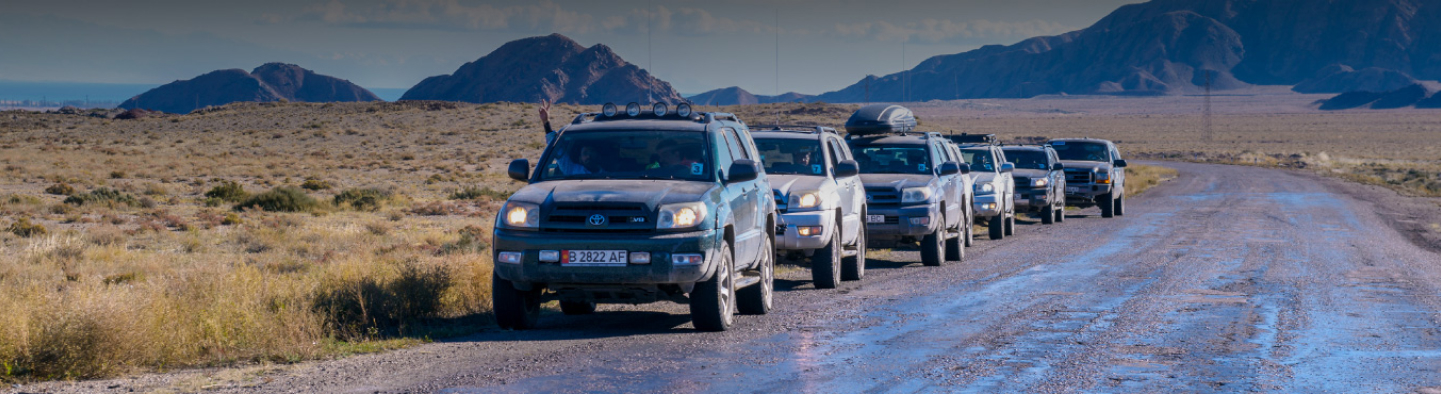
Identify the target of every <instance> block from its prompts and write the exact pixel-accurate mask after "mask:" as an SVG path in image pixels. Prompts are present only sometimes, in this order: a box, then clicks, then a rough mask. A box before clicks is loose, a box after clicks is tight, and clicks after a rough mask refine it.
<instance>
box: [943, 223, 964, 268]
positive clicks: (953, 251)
mask: <svg viewBox="0 0 1441 394" xmlns="http://www.w3.org/2000/svg"><path fill="white" fill-rule="evenodd" d="M962 225H965V224H964V223H962V224H960V225H957V226H956V227H957V228H956V230H960V231H958V232H959V233H961V234H957V235H956V237H955V238H951V239H948V240H946V261H962V260H965V259H966V248H965V243H966V242H965V240H963V239H962V238H965V230H961V229H960V226H962Z"/></svg>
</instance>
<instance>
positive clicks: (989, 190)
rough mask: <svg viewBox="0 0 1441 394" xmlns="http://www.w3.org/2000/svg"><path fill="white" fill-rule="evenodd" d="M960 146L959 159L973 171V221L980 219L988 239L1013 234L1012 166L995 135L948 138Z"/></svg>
mask: <svg viewBox="0 0 1441 394" xmlns="http://www.w3.org/2000/svg"><path fill="white" fill-rule="evenodd" d="M949 138H950V139H951V140H952V141H955V142H956V144H959V145H960V146H961V156H962V158H963V159H964V160H965V162H966V163H968V164H970V165H971V169H972V170H974V171H975V173H974V174H975V185H976V186H975V193H976V202H975V211H976V218H977V219H983V220H985V223H986V228H987V230H989V232H990V236H991V239H1003V238H1005V237H1006V236H1010V235H1015V234H1016V182H1015V179H1013V178H1012V176H1011V172H1012V171H1014V170H1015V167H1016V166H1015V164H1012V163H1010V162H1008V161H1006V152H1004V151H1002V150H1001V147H1000V145H999V141H998V140H997V139H996V135H995V134H960V135H952V136H950V137H949Z"/></svg>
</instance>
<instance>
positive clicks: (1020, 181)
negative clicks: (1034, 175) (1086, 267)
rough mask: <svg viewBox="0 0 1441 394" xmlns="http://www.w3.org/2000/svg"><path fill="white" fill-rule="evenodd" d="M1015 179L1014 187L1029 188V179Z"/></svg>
mask: <svg viewBox="0 0 1441 394" xmlns="http://www.w3.org/2000/svg"><path fill="white" fill-rule="evenodd" d="M1015 179H1016V187H1031V178H1027V177H1022V176H1018V177H1016V178H1015Z"/></svg>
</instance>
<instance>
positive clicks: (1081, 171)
mask: <svg viewBox="0 0 1441 394" xmlns="http://www.w3.org/2000/svg"><path fill="white" fill-rule="evenodd" d="M1046 145H1050V146H1051V148H1052V149H1055V150H1056V156H1057V157H1060V158H1061V163H1062V164H1064V165H1065V166H1066V169H1065V172H1066V205H1070V206H1074V207H1079V208H1089V207H1091V206H1096V207H1099V208H1101V217H1106V218H1109V217H1114V216H1116V215H1125V214H1126V161H1125V160H1122V159H1121V151H1120V150H1118V149H1116V144H1114V143H1112V142H1111V141H1107V140H1101V139H1094V138H1061V139H1053V140H1050V141H1047V142H1046Z"/></svg>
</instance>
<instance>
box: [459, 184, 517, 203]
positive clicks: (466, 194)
mask: <svg viewBox="0 0 1441 394" xmlns="http://www.w3.org/2000/svg"><path fill="white" fill-rule="evenodd" d="M511 194H512V193H510V192H506V191H499V190H492V189H491V188H489V187H485V188H474V187H467V188H465V189H464V190H461V191H458V192H455V193H453V194H451V195H450V199H452V200H474V199H477V198H481V197H489V198H490V199H491V200H496V201H505V200H507V199H510V195H511Z"/></svg>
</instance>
